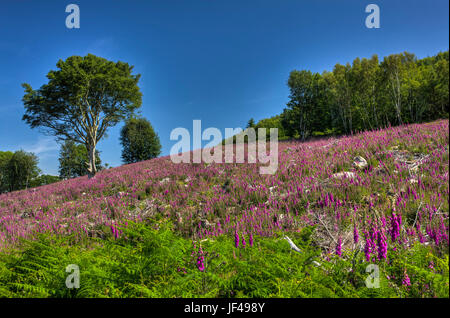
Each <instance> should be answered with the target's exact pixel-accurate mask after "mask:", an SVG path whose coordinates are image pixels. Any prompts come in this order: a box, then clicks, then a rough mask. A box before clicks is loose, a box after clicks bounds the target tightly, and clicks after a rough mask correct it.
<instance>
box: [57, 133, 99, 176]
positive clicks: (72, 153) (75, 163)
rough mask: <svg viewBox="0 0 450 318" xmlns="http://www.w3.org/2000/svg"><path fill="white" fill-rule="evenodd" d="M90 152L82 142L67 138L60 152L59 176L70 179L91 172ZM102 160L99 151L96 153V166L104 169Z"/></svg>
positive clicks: (97, 168)
mask: <svg viewBox="0 0 450 318" xmlns="http://www.w3.org/2000/svg"><path fill="white" fill-rule="evenodd" d="M88 163H89V153H88V151H87V149H86V147H85V146H84V145H82V144H77V143H75V142H74V141H72V140H66V141H65V142H64V144H63V145H62V146H61V150H60V152H59V176H60V178H62V179H70V178H76V177H81V176H85V175H87V174H88V173H89V171H88V167H89V165H88ZM101 164H102V162H101V160H100V156H99V153H98V151H96V153H95V168H96V170H97V171H99V170H101V169H102V166H101Z"/></svg>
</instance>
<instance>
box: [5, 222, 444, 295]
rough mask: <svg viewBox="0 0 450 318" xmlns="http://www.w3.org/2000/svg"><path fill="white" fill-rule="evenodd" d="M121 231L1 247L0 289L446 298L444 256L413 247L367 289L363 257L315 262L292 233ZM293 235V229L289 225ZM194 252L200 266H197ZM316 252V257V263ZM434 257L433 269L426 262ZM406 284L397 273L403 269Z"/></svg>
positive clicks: (132, 227) (141, 227)
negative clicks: (74, 276) (289, 237)
mask: <svg viewBox="0 0 450 318" xmlns="http://www.w3.org/2000/svg"><path fill="white" fill-rule="evenodd" d="M119 230H120V231H121V233H122V235H121V237H120V238H114V236H113V235H110V236H109V237H108V238H107V239H105V240H101V241H99V240H94V239H87V240H85V241H84V242H83V244H78V245H74V244H73V243H72V238H71V237H56V236H54V235H40V236H39V239H38V240H36V241H24V242H23V243H22V249H21V250H20V251H19V250H15V251H11V253H8V254H2V255H0V297H120V298H122V297H165V298H171V297H232V298H233V297H238V298H243V297H252V298H255V297H257V298H259V297H261V298H266V297H272V298H273V297H448V295H449V294H448V258H447V259H446V260H443V261H440V260H437V259H436V258H433V257H432V256H431V254H430V248H427V247H424V246H416V247H415V248H414V249H413V250H411V251H410V252H408V253H405V252H403V253H401V254H395V256H393V259H392V260H391V262H390V263H389V264H388V263H386V264H383V265H382V267H381V268H380V288H372V289H371V288H367V285H366V283H365V280H366V279H367V278H368V274H367V273H366V271H365V269H366V266H367V263H365V262H364V261H363V260H362V259H361V257H358V256H355V255H351V254H349V255H347V256H346V257H343V258H334V257H332V258H330V259H329V260H320V259H319V258H318V253H317V251H316V250H315V249H314V248H313V247H311V246H310V245H309V244H308V243H306V242H304V241H302V240H301V239H300V237H299V238H297V239H295V241H296V243H297V244H298V245H299V246H300V245H301V246H302V252H301V253H297V252H294V251H292V250H291V249H290V247H289V245H288V243H287V242H286V241H285V240H284V239H281V238H278V239H277V238H262V237H255V242H254V244H253V246H250V245H247V246H245V247H242V246H239V247H238V248H236V247H235V246H234V242H233V240H232V239H231V238H227V237H224V236H222V237H218V238H215V239H209V240H206V241H202V242H191V241H190V240H188V239H184V238H181V237H179V236H177V235H176V234H174V231H173V228H172V226H170V223H167V222H165V221H162V222H155V223H153V224H151V225H150V224H148V225H145V224H133V223H129V224H128V225H127V226H126V227H120V228H119ZM292 234H293V235H295V234H294V233H292ZM199 253H201V255H202V256H203V260H204V267H199V266H198V262H197V259H198V256H199ZM317 260H319V262H320V263H319V262H317ZM431 261H434V262H435V263H434V267H433V271H429V268H428V266H429V264H430V262H431ZM69 264H76V265H77V266H78V267H79V269H80V288H79V289H76V288H74V289H69V288H67V287H66V285H65V282H66V278H67V276H68V275H69V274H68V273H66V271H65V269H66V267H67V266H68V265H69ZM405 272H406V273H408V275H409V277H410V283H411V284H410V285H409V286H405V285H404V284H403V283H402V281H403V278H404V273H405Z"/></svg>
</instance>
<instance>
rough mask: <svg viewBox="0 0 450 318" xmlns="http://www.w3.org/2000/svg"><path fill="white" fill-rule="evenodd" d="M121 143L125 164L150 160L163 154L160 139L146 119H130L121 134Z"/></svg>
mask: <svg viewBox="0 0 450 318" xmlns="http://www.w3.org/2000/svg"><path fill="white" fill-rule="evenodd" d="M120 142H121V144H122V147H123V148H122V160H123V162H124V163H133V162H138V161H143V160H149V159H152V158H155V157H157V156H159V154H160V153H161V144H160V141H159V137H158V135H157V134H156V133H155V131H154V130H153V127H152V125H151V124H150V122H149V121H148V120H147V119H145V118H137V117H132V118H129V119H128V120H127V121H126V123H125V125H124V126H123V127H122V130H121V132H120Z"/></svg>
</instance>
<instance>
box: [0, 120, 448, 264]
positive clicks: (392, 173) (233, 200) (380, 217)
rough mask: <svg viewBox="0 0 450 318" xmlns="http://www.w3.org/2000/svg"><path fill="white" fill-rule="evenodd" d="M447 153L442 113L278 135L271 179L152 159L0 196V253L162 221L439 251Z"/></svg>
mask: <svg viewBox="0 0 450 318" xmlns="http://www.w3.org/2000/svg"><path fill="white" fill-rule="evenodd" d="M448 160H449V126H448V120H442V121H437V122H433V123H426V124H414V125H407V126H399V127H394V128H388V129H384V130H377V131H371V132H364V133H360V134H356V135H354V136H345V137H340V138H332V139H324V140H319V141H311V142H306V143H302V142H296V141H295V142H282V143H280V144H279V167H278V170H277V172H276V173H275V174H274V175H260V174H259V169H258V165H257V164H238V163H237V164H209V165H207V164H185V163H180V164H174V163H172V162H171V160H170V157H162V158H158V159H154V160H150V161H146V162H140V163H136V164H131V165H125V166H121V167H118V168H114V169H109V170H105V171H101V172H100V173H98V174H97V175H96V176H95V178H93V179H88V178H87V177H81V178H77V179H72V180H67V181H61V182H59V183H55V184H51V185H47V186H43V187H40V188H35V189H28V190H24V191H18V192H12V193H7V194H2V195H0V250H3V251H6V250H8V249H9V248H10V247H12V246H14V245H15V244H17V242H18V240H19V238H31V239H32V238H33V237H34V236H35V234H36V233H43V232H51V233H57V234H61V235H66V234H75V237H77V238H78V239H80V240H82V239H83V237H86V236H88V237H100V238H104V237H108V236H114V237H116V238H117V237H119V236H120V235H121V231H120V230H118V229H117V227H118V225H119V224H121V223H122V222H126V221H134V222H145V220H146V219H152V218H168V219H171V220H172V221H173V224H174V225H175V228H176V230H177V231H178V232H179V233H180V234H182V235H183V236H186V237H191V238H192V239H203V238H206V237H211V236H220V235H223V234H226V235H229V236H234V235H235V234H236V233H238V235H239V234H241V235H252V236H262V237H270V236H272V235H273V234H274V233H276V232H279V231H298V232H299V231H300V230H301V229H302V228H303V227H305V226H311V225H315V226H316V227H315V231H314V233H313V244H315V245H316V246H319V247H320V248H321V250H322V251H323V254H324V255H330V254H337V255H341V253H342V252H343V251H345V250H356V249H360V250H361V251H364V253H365V257H366V260H367V261H370V260H380V259H383V258H386V253H387V250H388V249H389V248H390V247H391V246H392V248H394V249H407V248H408V247H409V246H411V245H412V244H413V243H414V242H420V243H421V244H424V245H433V246H435V247H436V248H437V249H441V250H445V251H447V250H448V245H449V239H448V226H449V225H448V211H449V199H448V198H449V183H448V182H449V174H448V170H449V169H448V168H449V161H448Z"/></svg>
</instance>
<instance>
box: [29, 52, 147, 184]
mask: <svg viewBox="0 0 450 318" xmlns="http://www.w3.org/2000/svg"><path fill="white" fill-rule="evenodd" d="M56 66H57V68H58V69H57V70H51V71H50V72H49V73H48V74H47V78H48V83H47V84H44V85H42V86H41V88H39V89H38V90H33V89H32V87H31V86H30V85H29V84H23V85H22V86H23V87H24V89H25V95H24V97H23V103H24V106H25V114H24V116H23V120H24V121H25V122H26V123H27V124H29V125H30V127H31V128H41V129H42V130H43V131H44V132H45V133H47V134H50V135H53V136H56V137H57V139H59V140H71V141H74V142H76V143H79V144H84V145H85V146H86V149H87V150H88V154H89V167H88V172H89V175H90V176H93V175H95V173H96V171H97V170H96V165H95V149H96V146H97V143H98V142H99V141H100V140H101V139H102V138H103V137H105V136H106V132H107V130H108V128H109V127H112V126H114V125H116V124H117V123H119V122H120V121H122V120H124V119H125V118H128V117H129V116H130V115H131V114H132V113H133V112H134V110H135V109H137V108H139V107H140V106H141V104H142V93H141V92H140V89H139V87H138V85H137V84H138V81H139V79H140V75H139V74H138V75H133V74H132V70H133V66H130V65H128V63H124V62H120V61H119V62H112V61H108V60H106V59H104V58H101V57H97V56H95V55H92V54H88V55H86V56H84V57H81V56H71V57H69V58H67V59H66V60H65V61H63V60H59V61H58V63H57V64H56Z"/></svg>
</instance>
